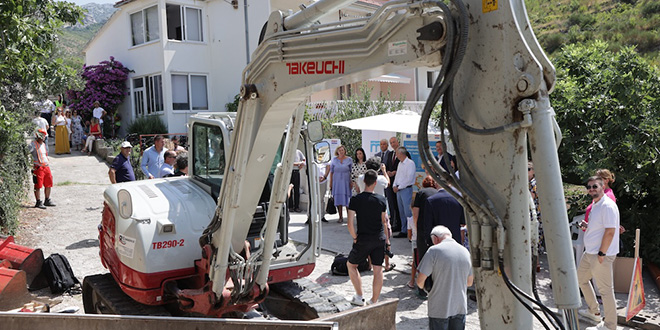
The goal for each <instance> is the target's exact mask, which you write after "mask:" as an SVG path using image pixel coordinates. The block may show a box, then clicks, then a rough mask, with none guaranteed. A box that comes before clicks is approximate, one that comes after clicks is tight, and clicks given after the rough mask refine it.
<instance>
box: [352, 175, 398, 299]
mask: <svg viewBox="0 0 660 330" xmlns="http://www.w3.org/2000/svg"><path fill="white" fill-rule="evenodd" d="M377 179H378V173H376V171H374V170H367V172H366V173H365V174H364V184H365V188H364V192H362V193H360V194H358V195H357V196H355V197H353V198H351V201H350V202H349V203H348V232H349V233H350V234H351V237H353V248H352V249H351V252H350V253H349V254H348V261H347V262H346V265H347V266H348V275H349V276H350V278H351V283H353V287H354V288H355V293H356V294H355V296H353V299H352V300H351V303H352V304H354V305H358V306H364V304H365V300H364V298H363V297H362V280H361V278H360V273H359V272H358V269H357V268H358V264H360V262H361V261H363V260H364V259H366V258H367V256H370V257H371V264H372V265H373V272H374V281H373V294H372V296H371V303H375V302H377V301H378V296H380V290H381V289H382V288H383V266H382V265H383V259H385V244H388V245H389V244H390V242H389V239H388V238H387V237H386V236H385V228H387V214H386V212H387V206H386V205H387V201H386V200H385V198H384V197H383V196H380V195H378V194H374V188H375V187H376V180H377ZM356 216H357V233H356V232H355V228H354V227H353V221H354V219H355V218H356Z"/></svg>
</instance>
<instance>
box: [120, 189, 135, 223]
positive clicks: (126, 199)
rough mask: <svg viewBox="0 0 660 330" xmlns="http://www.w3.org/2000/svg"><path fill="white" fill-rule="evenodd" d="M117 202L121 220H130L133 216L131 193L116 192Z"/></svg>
mask: <svg viewBox="0 0 660 330" xmlns="http://www.w3.org/2000/svg"><path fill="white" fill-rule="evenodd" d="M117 202H118V203H119V216H120V217H122V218H123V219H130V218H131V215H133V202H132V201H131V193H129V192H128V190H126V189H122V190H120V191H119V192H117Z"/></svg>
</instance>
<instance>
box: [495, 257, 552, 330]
mask: <svg viewBox="0 0 660 330" xmlns="http://www.w3.org/2000/svg"><path fill="white" fill-rule="evenodd" d="M498 263H499V265H500V271H501V272H502V278H503V279H504V283H505V284H506V285H507V287H509V290H511V292H512V293H513V292H514V291H515V292H516V293H518V294H519V295H520V296H522V297H523V298H525V299H527V300H528V301H530V302H532V303H533V304H534V305H536V306H538V307H539V308H541V310H542V311H544V313H545V312H547V313H548V314H549V316H550V318H551V319H553V320H554V321H555V322H556V323H557V325H558V326H559V327H558V329H561V330H565V328H564V325H563V324H562V323H561V320H559V317H557V315H555V313H553V312H552V311H551V310H550V309H549V308H548V307H547V306H545V305H544V304H543V303H542V302H541V301H539V300H536V299H534V298H533V297H531V296H530V295H529V294H527V293H526V292H524V291H522V290H521V289H520V288H518V287H517V286H516V285H515V284H513V283H512V282H511V280H510V279H509V277H508V276H507V275H506V271H505V270H504V258H501V257H500V258H498ZM514 296H516V295H515V294H514ZM516 298H517V299H518V301H520V303H521V304H523V305H524V306H525V308H527V307H528V306H529V305H528V304H527V303H524V302H522V300H521V298H520V297H517V296H516ZM530 308H531V307H530ZM528 309H529V308H528ZM532 310H533V309H532ZM532 314H534V316H535V317H536V318H537V319H538V320H539V321H540V322H541V323H543V324H544V326H545V321H544V320H543V319H541V317H540V315H538V314H537V313H536V312H532ZM546 315H547V314H546ZM546 329H547V327H546Z"/></svg>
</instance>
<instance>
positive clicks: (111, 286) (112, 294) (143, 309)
mask: <svg viewBox="0 0 660 330" xmlns="http://www.w3.org/2000/svg"><path fill="white" fill-rule="evenodd" d="M86 290H93V291H95V292H97V293H98V294H99V296H100V297H101V299H103V301H104V302H105V304H106V305H107V306H108V307H109V308H110V309H111V310H112V313H113V314H119V315H152V316H171V314H170V313H169V312H168V311H167V310H166V309H165V307H163V306H149V305H143V304H141V303H139V302H137V301H135V300H133V299H132V298H131V297H129V296H128V295H126V294H125V293H124V292H123V291H122V290H121V288H120V287H119V285H117V283H116V282H115V280H114V278H113V277H112V275H110V273H106V274H98V275H91V276H87V277H85V279H84V280H83V299H84V298H85V297H91V293H92V292H89V294H85V293H86Z"/></svg>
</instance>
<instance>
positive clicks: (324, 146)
mask: <svg viewBox="0 0 660 330" xmlns="http://www.w3.org/2000/svg"><path fill="white" fill-rule="evenodd" d="M314 159H316V163H318V164H324V163H327V162H329V161H330V143H328V142H326V141H321V142H317V143H316V144H314Z"/></svg>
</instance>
